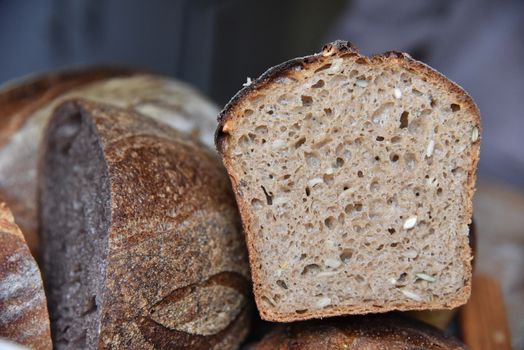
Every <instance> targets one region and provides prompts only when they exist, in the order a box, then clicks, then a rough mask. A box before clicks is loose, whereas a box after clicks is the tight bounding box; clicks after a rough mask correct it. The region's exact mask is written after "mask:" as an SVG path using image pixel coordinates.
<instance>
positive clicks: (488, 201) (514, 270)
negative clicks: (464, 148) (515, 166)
mask: <svg viewBox="0 0 524 350" xmlns="http://www.w3.org/2000/svg"><path fill="white" fill-rule="evenodd" d="M477 188H478V190H477V193H476V195H475V198H474V216H475V222H476V224H477V225H476V226H477V255H476V263H475V264H476V266H475V271H476V273H477V274H484V275H488V276H491V277H493V278H494V279H496V281H497V282H498V283H499V286H500V288H501V292H502V296H503V300H504V304H505V306H506V313H507V318H508V324H509V327H510V331H511V335H512V342H513V344H512V345H513V349H524V316H523V315H524V272H523V271H524V194H523V192H522V190H520V189H518V188H514V187H510V186H507V185H502V184H497V183H495V182H488V181H482V180H480V181H479V182H478V186H477ZM481 283H483V282H481ZM473 288H474V289H473V293H476V292H477V291H476V290H475V288H476V287H475V286H473ZM480 288H482V287H480ZM495 349H497V348H495Z"/></svg>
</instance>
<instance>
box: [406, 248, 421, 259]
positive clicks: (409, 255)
mask: <svg viewBox="0 0 524 350" xmlns="http://www.w3.org/2000/svg"><path fill="white" fill-rule="evenodd" d="M402 255H403V256H405V257H406V258H410V259H415V258H416V257H417V256H418V252H417V251H416V250H408V251H405V252H404V253H402Z"/></svg>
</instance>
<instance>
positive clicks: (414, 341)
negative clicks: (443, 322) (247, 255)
mask: <svg viewBox="0 0 524 350" xmlns="http://www.w3.org/2000/svg"><path fill="white" fill-rule="evenodd" d="M251 349H253V350H277V349H278V350H322V349H326V350H327V349H330V350H332V349H341V350H342V349H344V350H349V349H351V350H360V349H362V350H364V349H390V350H412V349H428V350H431V349H439V350H444V349H449V350H451V349H466V347H465V346H464V345H463V344H461V343H460V342H459V341H458V340H456V339H454V338H451V337H448V336H445V335H444V334H442V333H441V332H439V331H438V330H437V329H435V328H432V327H430V326H428V325H426V324H424V323H422V322H416V321H414V320H410V319H408V318H405V317H401V316H398V315H381V316H378V315H369V316H364V317H362V316H357V317H351V318H339V319H331V320H327V321H306V322H296V323H292V324H287V325H281V326H278V327H277V328H276V329H274V330H273V331H272V332H270V333H269V334H268V335H266V336H265V337H264V338H263V339H262V340H261V341H260V342H259V343H258V344H255V345H254V346H252V347H251Z"/></svg>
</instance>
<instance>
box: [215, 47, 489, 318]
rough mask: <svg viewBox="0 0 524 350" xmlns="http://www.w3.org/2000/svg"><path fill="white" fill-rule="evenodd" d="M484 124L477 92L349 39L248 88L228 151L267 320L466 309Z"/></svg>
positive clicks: (237, 106)
mask: <svg viewBox="0 0 524 350" xmlns="http://www.w3.org/2000/svg"><path fill="white" fill-rule="evenodd" d="M479 132H480V116H479V111H478V109H477V107H476V105H475V104H474V102H473V100H472V99H471V98H470V97H469V96H468V95H467V94H466V92H464V91H463V90H462V89H461V88H460V87H459V86H457V85H456V84H454V83H453V82H451V81H449V80H448V79H446V78H445V77H444V76H443V75H441V74H439V73H438V72H436V71H434V70H433V69H431V68H429V67H428V66H426V65H424V64H422V63H420V62H417V61H415V60H413V59H412V58H410V57H409V56H408V55H407V54H403V53H398V52H388V53H385V54H383V55H377V56H373V57H365V56H362V55H360V54H359V53H358V51H357V50H356V49H355V48H354V47H353V46H351V45H350V44H349V43H347V42H341V41H338V42H335V43H332V44H329V45H327V46H326V47H325V48H324V50H323V51H322V52H321V53H319V54H316V55H312V56H308V57H304V58H298V59H294V60H291V61H288V62H286V63H283V64H282V65H279V66H277V67H275V68H272V69H270V70H268V71H267V72H266V73H265V74H263V75H262V76H261V77H260V78H258V79H257V80H255V81H254V82H252V83H251V84H250V85H249V86H247V87H245V88H244V89H242V90H241V91H240V92H239V93H238V94H237V95H236V96H235V97H234V98H233V99H232V100H231V101H230V102H229V104H228V105H227V106H226V107H225V109H224V110H223V111H222V113H221V115H220V118H219V126H218V129H217V134H216V145H217V148H218V150H219V153H220V154H221V155H222V159H223V162H224V164H225V166H226V168H227V171H228V173H229V175H230V179H231V182H232V184H233V187H234V190H235V193H236V198H237V202H238V205H239V208H240V212H241V216H242V221H243V225H244V230H245V232H246V239H247V245H248V249H249V256H250V263H251V271H252V278H253V283H254V291H255V297H256V302H257V306H258V309H259V311H260V313H261V316H262V318H264V319H266V320H271V321H292V320H301V319H308V318H314V317H326V316H333V315H341V314H362V313H368V312H386V311H390V310H417V309H443V308H452V307H456V306H458V305H461V304H463V303H465V302H466V300H467V299H468V297H469V294H470V284H471V259H472V257H471V250H470V247H469V245H468V232H469V231H468V224H469V223H470V222H471V215H472V197H473V193H474V186H475V179H476V165H477V162H478V159H479V141H480V137H479V135H480V134H479Z"/></svg>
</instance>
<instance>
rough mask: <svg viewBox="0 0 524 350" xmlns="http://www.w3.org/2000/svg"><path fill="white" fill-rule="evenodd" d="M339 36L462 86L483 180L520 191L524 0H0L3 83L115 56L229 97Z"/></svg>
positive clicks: (523, 177) (523, 171)
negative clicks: (398, 54) (477, 121)
mask: <svg viewBox="0 0 524 350" xmlns="http://www.w3.org/2000/svg"><path fill="white" fill-rule="evenodd" d="M334 39H345V40H349V41H351V42H353V43H354V44H356V45H357V46H358V47H359V48H360V49H361V50H362V51H363V52H364V53H366V54H373V53H380V52H383V51H386V50H393V49H394V50H402V51H406V52H408V53H410V54H411V55H412V56H414V57H415V58H417V59H420V60H423V61H425V62H427V63H429V64H430V65H431V66H433V67H435V68H437V69H438V70H440V71H441V72H443V73H444V74H446V75H447V76H448V77H449V78H451V79H452V80H454V81H456V82H457V83H459V84H460V85H462V86H463V87H464V88H465V89H466V90H467V91H468V92H470V94H471V95H472V96H473V98H474V99H475V101H476V102H477V103H478V105H479V107H480V110H481V113H482V118H483V125H484V134H483V144H482V158H481V162H480V170H479V174H480V176H481V177H485V178H494V179H498V180H501V181H504V182H508V183H511V184H514V185H517V186H520V187H521V188H524V152H522V151H521V150H522V149H523V148H524V138H523V137H522V134H523V131H524V116H523V113H524V112H522V110H523V108H522V107H521V106H520V103H521V101H522V100H523V99H524V1H521V0H497V1H495V0H426V1H420V0H404V1H388V0H372V1H370V0H331V1H317V0H288V1H281V0H265V1H256V0H215V1H213V0H148V1H142V0H74V1H69V0H47V1H45V0H25V1H15V0H0V83H1V82H4V81H7V80H10V79H14V78H17V77H20V76H24V75H27V74H30V73H34V72H40V71H45V70H49V69H55V68H62V67H65V66H72V65H83V64H96V63H116V64H124V65H128V66H136V67H142V68H146V69H150V70H153V71H156V72H159V73H163V74H167V75H170V76H173V77H176V78H179V79H182V80H185V81H187V82H190V83H192V84H193V85H195V86H197V87H198V88H199V89H201V90H202V91H203V92H204V93H206V94H207V95H209V96H210V97H211V98H212V99H214V100H215V101H216V102H217V103H219V104H224V103H225V102H227V100H228V99H229V98H230V97H231V96H232V95H233V94H234V93H235V92H236V91H237V90H238V89H239V88H240V87H241V85H242V83H243V82H245V80H246V77H248V76H249V77H256V76H258V75H260V74H261V73H263V71H264V70H265V69H267V68H268V67H270V66H272V65H275V64H277V63H280V62H281V61H283V60H287V59H289V58H292V57H295V56H301V55H306V54H309V53H312V52H317V51H319V50H320V48H321V47H322V45H323V44H324V43H326V42H327V41H331V40H334Z"/></svg>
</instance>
